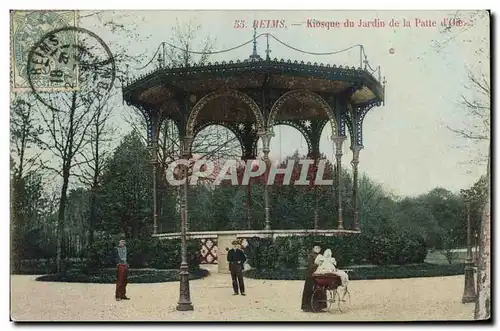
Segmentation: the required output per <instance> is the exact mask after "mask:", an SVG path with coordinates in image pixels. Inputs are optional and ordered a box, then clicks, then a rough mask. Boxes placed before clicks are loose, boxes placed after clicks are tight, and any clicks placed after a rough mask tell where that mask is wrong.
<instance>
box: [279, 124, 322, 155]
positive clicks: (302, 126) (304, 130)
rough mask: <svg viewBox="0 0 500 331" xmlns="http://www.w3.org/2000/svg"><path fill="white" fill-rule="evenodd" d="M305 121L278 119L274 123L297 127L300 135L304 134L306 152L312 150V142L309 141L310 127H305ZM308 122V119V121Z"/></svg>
mask: <svg viewBox="0 0 500 331" xmlns="http://www.w3.org/2000/svg"><path fill="white" fill-rule="evenodd" d="M305 122H306V121H303V120H301V121H289V120H278V121H276V122H275V123H274V125H288V126H291V127H292V128H295V129H297V131H299V132H300V133H301V134H302V136H304V139H305V140H306V143H307V151H308V153H310V152H312V150H313V143H312V141H311V127H307V126H306V125H305ZM309 123H310V121H309Z"/></svg>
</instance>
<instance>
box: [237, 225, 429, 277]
mask: <svg viewBox="0 0 500 331" xmlns="http://www.w3.org/2000/svg"><path fill="white" fill-rule="evenodd" d="M248 242H249V244H250V245H249V248H248V253H247V254H248V260H249V264H250V265H251V266H252V267H253V268H256V269H275V268H286V269H296V268H298V267H299V265H300V261H301V260H304V259H306V258H307V255H308V254H309V253H310V252H311V249H312V247H313V246H314V244H315V243H318V244H319V245H320V246H321V247H322V249H323V251H324V250H325V249H327V248H329V249H331V250H332V252H333V256H334V257H335V259H336V260H337V263H338V267H345V266H348V265H355V264H362V263H371V264H376V265H389V264H400V265H403V264H409V263H423V262H424V260H425V257H426V255H427V247H426V246H425V241H424V240H423V238H422V237H420V236H417V235H414V234H410V233H406V232H404V233H400V234H398V233H395V232H388V233H387V232H386V233H378V234H374V233H372V234H352V235H342V236H288V237H278V238H276V239H275V240H273V239H271V238H250V239H248Z"/></svg>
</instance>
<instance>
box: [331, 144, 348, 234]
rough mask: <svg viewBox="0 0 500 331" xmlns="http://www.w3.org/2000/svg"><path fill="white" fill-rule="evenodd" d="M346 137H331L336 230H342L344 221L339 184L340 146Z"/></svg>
mask: <svg viewBox="0 0 500 331" xmlns="http://www.w3.org/2000/svg"><path fill="white" fill-rule="evenodd" d="M345 139H346V137H345V136H332V140H333V141H334V142H335V158H336V161H337V164H336V167H335V169H336V174H335V179H336V182H337V183H336V185H335V189H336V193H337V210H338V219H337V229H339V230H340V229H343V228H344V220H343V215H342V212H343V211H342V191H341V189H340V188H341V187H342V186H341V184H342V155H343V153H342V145H343V144H344V141H345Z"/></svg>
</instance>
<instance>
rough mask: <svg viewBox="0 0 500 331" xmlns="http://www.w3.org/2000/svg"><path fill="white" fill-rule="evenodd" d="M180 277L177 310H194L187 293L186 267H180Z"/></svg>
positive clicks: (187, 272) (187, 277)
mask: <svg viewBox="0 0 500 331" xmlns="http://www.w3.org/2000/svg"><path fill="white" fill-rule="evenodd" d="M180 276H181V280H180V295H179V302H178V303H177V310H178V311H190V310H194V307H193V304H192V303H191V295H190V293H189V271H188V268H187V266H184V265H181V272H180Z"/></svg>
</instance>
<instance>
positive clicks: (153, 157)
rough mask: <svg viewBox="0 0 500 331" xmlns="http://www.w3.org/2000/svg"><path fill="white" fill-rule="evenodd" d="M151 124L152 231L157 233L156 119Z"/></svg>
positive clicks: (157, 132)
mask: <svg viewBox="0 0 500 331" xmlns="http://www.w3.org/2000/svg"><path fill="white" fill-rule="evenodd" d="M152 122H153V123H152V124H151V136H150V137H151V138H152V142H151V166H152V168H153V233H154V234H157V233H158V134H159V128H158V123H157V122H158V121H157V120H153V121H152Z"/></svg>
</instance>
